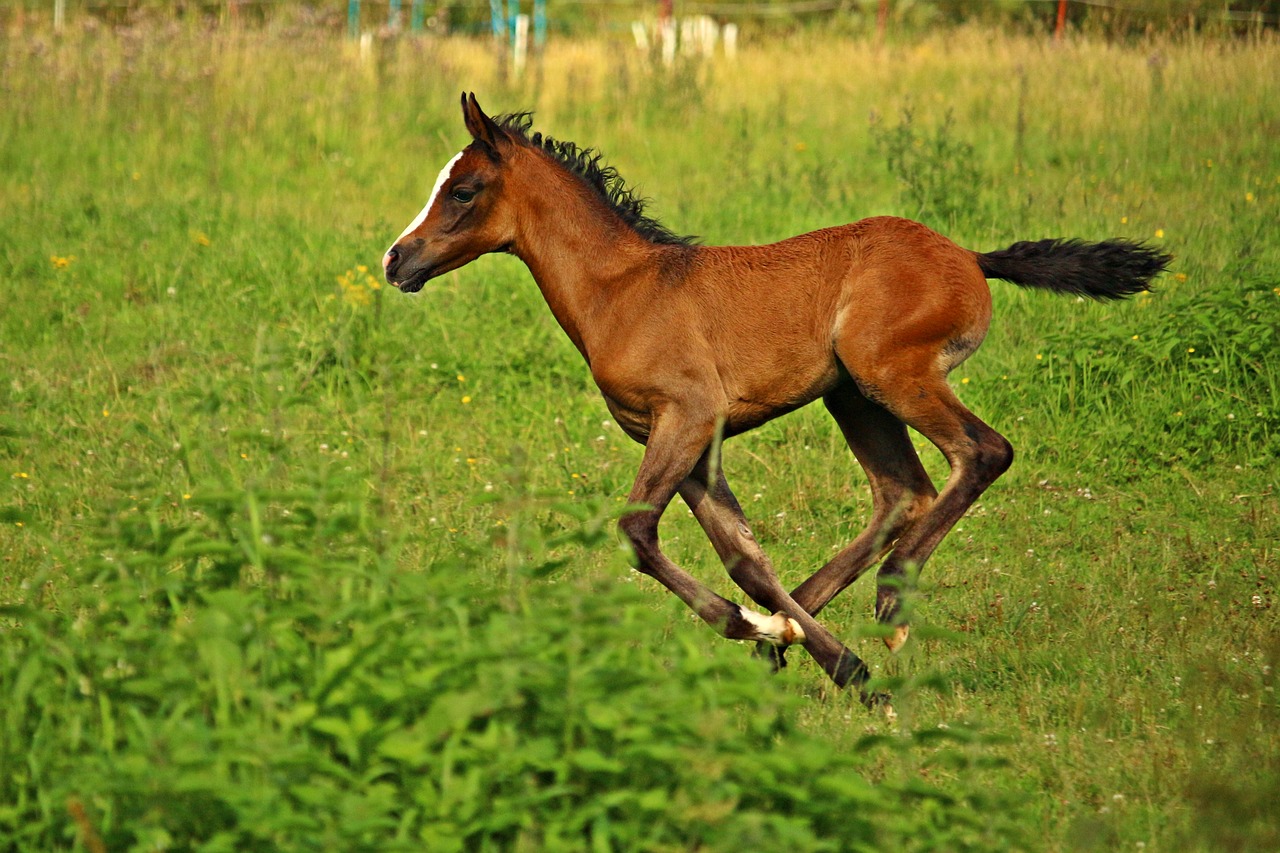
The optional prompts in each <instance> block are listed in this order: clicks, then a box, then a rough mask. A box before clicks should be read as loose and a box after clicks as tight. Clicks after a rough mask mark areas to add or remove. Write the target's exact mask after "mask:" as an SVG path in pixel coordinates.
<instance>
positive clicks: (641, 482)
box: [618, 411, 804, 646]
mask: <svg viewBox="0 0 1280 853" xmlns="http://www.w3.org/2000/svg"><path fill="white" fill-rule="evenodd" d="M714 434H715V424H714V422H710V423H708V422H702V421H699V420H697V419H694V418H690V417H684V416H682V415H681V413H679V412H671V411H668V412H667V413H664V414H663V415H662V416H660V417H659V418H658V419H657V422H656V423H655V424H654V426H653V428H652V431H651V433H650V435H649V440H648V441H647V442H646V444H645V452H644V459H643V460H642V461H641V463H640V470H639V472H638V473H637V474H636V480H635V485H634V486H633V487H632V489H631V496H630V502H631V503H632V504H642V505H645V506H646V507H647V508H646V509H643V510H637V511H635V512H630V513H627V514H626V515H625V516H623V518H622V520H621V521H620V522H619V523H618V526H619V527H620V528H621V529H622V532H623V533H624V534H625V535H626V537H627V539H628V540H630V542H631V547H632V548H633V549H634V550H635V555H636V562H637V568H638V569H639V570H640V571H641V572H644V573H645V574H646V575H649V576H650V577H652V578H654V579H655V580H657V581H658V582H659V583H660V584H662V585H663V586H665V587H666V588H667V589H669V590H671V591H672V592H674V593H675V594H676V595H677V596H679V598H680V600H681V601H683V602H684V603H685V604H687V605H688V606H689V607H690V608H691V609H692V610H693V611H694V612H695V613H697V614H698V616H700V617H701V618H702V620H703V621H704V622H706V623H707V624H708V625H710V626H711V627H713V628H715V629H716V631H717V632H719V633H720V634H722V635H723V636H725V637H728V638H729V639H731V640H755V641H759V642H764V643H769V644H770V645H775V646H785V645H788V644H790V643H796V642H801V641H803V640H804V633H803V632H802V631H801V629H800V626H799V625H798V624H797V623H796V621H795V620H794V619H790V618H788V617H787V616H786V615H784V614H779V613H775V614H773V615H772V616H765V615H763V614H760V613H756V612H754V611H751V610H748V609H746V608H744V607H740V606H738V605H737V604H735V603H733V602H732V601H729V600H728V599H726V598H723V597H721V596H719V595H717V594H716V593H715V592H713V591H712V590H711V589H710V588H708V587H707V586H706V585H705V584H703V583H702V582H700V581H699V580H697V579H696V578H694V577H693V576H692V575H690V574H689V573H688V572H686V571H684V570H683V569H681V568H680V567H679V566H677V565H676V564H675V563H673V562H672V561H671V560H670V559H668V558H667V556H666V555H665V554H663V553H662V551H661V549H660V548H659V547H658V521H659V520H660V519H661V518H662V513H663V511H664V510H665V509H666V508H667V505H668V504H669V503H670V502H671V499H672V498H673V497H675V493H676V488H677V487H678V486H679V484H680V483H681V482H683V481H684V479H685V477H686V476H687V475H688V474H689V471H690V470H691V469H692V468H693V467H694V465H695V464H696V463H697V462H698V459H699V457H701V456H702V454H703V452H704V451H705V450H706V448H707V447H708V446H709V445H710V444H711V440H712V437H713V436H714Z"/></svg>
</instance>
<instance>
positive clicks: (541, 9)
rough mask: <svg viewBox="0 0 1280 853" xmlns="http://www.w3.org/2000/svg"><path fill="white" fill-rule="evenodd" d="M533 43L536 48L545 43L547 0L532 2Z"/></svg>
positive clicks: (534, 0)
mask: <svg viewBox="0 0 1280 853" xmlns="http://www.w3.org/2000/svg"><path fill="white" fill-rule="evenodd" d="M533 43H534V45H536V46H537V47H542V46H543V45H545V44H546V43H547V0H533Z"/></svg>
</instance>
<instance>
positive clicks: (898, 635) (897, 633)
mask: <svg viewBox="0 0 1280 853" xmlns="http://www.w3.org/2000/svg"><path fill="white" fill-rule="evenodd" d="M910 633H911V626H910V625H895V626H894V628H893V633H892V634H890V635H889V636H887V637H885V638H884V644H885V645H886V646H888V647H889V651H891V652H893V653H894V654H897V652H898V649H900V648H902V647H903V646H904V645H905V644H906V642H907V636H908V635H910Z"/></svg>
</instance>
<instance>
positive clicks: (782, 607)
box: [680, 447, 883, 704]
mask: <svg viewBox="0 0 1280 853" xmlns="http://www.w3.org/2000/svg"><path fill="white" fill-rule="evenodd" d="M718 456H719V448H718V447H714V448H709V449H708V450H707V451H706V452H704V453H703V455H702V457H701V458H700V459H699V460H698V463H697V465H695V466H694V468H693V469H692V470H691V471H690V473H689V476H688V477H686V478H685V480H684V482H683V483H682V484H681V485H680V494H681V496H682V497H683V498H684V500H685V503H687V504H688V505H689V507H690V509H692V510H693V514H694V516H695V517H696V518H697V519H698V523H699V524H701V525H702V529H703V530H704V531H705V532H706V534H707V537H708V538H709V539H710V540H711V543H712V544H713V545H714V546H715V549H716V553H717V554H719V555H720V559H721V560H722V561H723V562H724V564H725V568H727V569H728V571H729V576H730V577H731V578H733V581H734V583H736V584H738V586H740V587H741V588H742V589H743V591H744V592H746V593H747V595H749V596H751V598H752V599H753V600H754V601H755V602H756V603H758V604H760V605H761V606H762V607H765V608H768V609H769V610H772V611H775V612H778V613H784V614H786V616H787V617H788V618H789V619H791V620H793V621H794V622H796V623H797V624H798V625H799V626H800V629H801V631H802V632H803V637H804V639H803V640H801V642H803V644H804V647H805V649H806V650H807V651H808V652H809V654H811V655H812V656H813V659H814V660H815V661H817V662H818V665H819V666H821V667H822V668H823V670H824V671H825V672H826V673H827V674H828V675H829V676H831V679H832V680H833V681H835V682H836V684H838V685H840V686H841V687H843V686H845V685H846V684H853V685H854V686H856V687H858V688H859V693H860V694H861V698H862V701H863V702H864V703H866V704H873V703H878V702H881V701H883V697H879V696H868V695H867V694H866V692H865V691H863V690H862V685H863V684H865V683H866V681H867V679H868V678H869V677H870V671H869V670H868V669H867V665H866V664H865V663H864V662H863V661H862V660H861V659H860V658H858V656H857V655H855V654H854V653H853V652H851V651H850V650H849V649H848V648H846V647H845V645H844V644H843V643H841V642H840V641H839V640H838V639H836V637H835V636H834V635H832V634H831V632H830V631H828V630H827V629H826V628H824V627H823V626H822V625H820V624H819V623H818V622H816V621H815V620H814V618H813V617H812V616H811V615H810V614H809V613H808V612H807V611H806V610H805V608H804V607H802V606H801V605H799V604H798V603H796V602H795V601H794V600H793V599H792V598H791V596H790V595H788V594H787V591H786V590H785V589H784V588H783V586H782V584H781V583H780V582H779V580H778V576H777V574H776V573H775V572H774V570H773V565H772V564H771V563H770V562H769V558H768V557H767V556H765V553H764V551H763V549H761V547H760V545H759V543H758V542H757V541H756V538H755V536H754V534H752V532H751V528H750V527H749V526H748V525H747V520H746V517H745V515H744V514H743V512H742V507H741V506H740V505H739V503H738V500H737V498H735V497H734V495H733V492H732V491H731V490H730V489H729V483H728V481H727V480H725V477H724V473H723V471H721V470H720V468H719V465H718V461H719V460H718ZM782 648H783V647H781V646H780V647H779V648H778V654H777V656H776V658H775V660H777V661H781V658H782V656H781V651H782Z"/></svg>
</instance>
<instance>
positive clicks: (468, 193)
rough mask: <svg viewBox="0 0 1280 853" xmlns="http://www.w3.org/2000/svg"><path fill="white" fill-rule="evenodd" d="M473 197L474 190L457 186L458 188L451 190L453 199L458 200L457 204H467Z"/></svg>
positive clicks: (474, 194)
mask: <svg viewBox="0 0 1280 853" xmlns="http://www.w3.org/2000/svg"><path fill="white" fill-rule="evenodd" d="M475 197H476V191H475V190H468V189H463V188H461V187H459V188H458V189H456V190H454V191H453V200H454V201H456V202H458V203H459V204H469V203H470V202H471V199H473V198H475Z"/></svg>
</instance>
